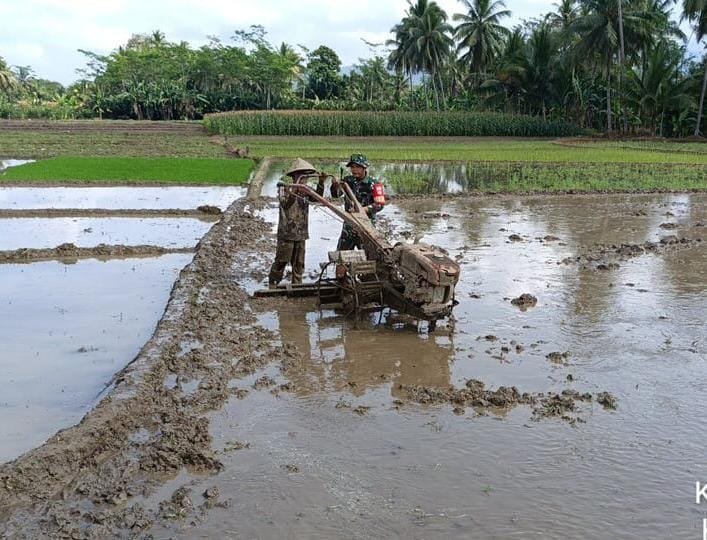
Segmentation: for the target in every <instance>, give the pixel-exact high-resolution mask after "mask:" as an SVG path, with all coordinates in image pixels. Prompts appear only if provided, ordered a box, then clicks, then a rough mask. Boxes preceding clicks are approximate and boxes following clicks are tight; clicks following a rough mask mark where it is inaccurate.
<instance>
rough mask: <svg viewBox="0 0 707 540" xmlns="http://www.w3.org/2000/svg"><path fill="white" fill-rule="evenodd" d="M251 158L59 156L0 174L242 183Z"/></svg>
mask: <svg viewBox="0 0 707 540" xmlns="http://www.w3.org/2000/svg"><path fill="white" fill-rule="evenodd" d="M253 166H254V163H253V161H252V160H250V159H207V158H166V157H162V158H130V157H92V158H90V157H58V158H52V159H47V160H42V161H37V162H35V163H28V164H26V165H21V166H19V167H12V168H10V169H8V170H6V171H5V172H4V173H2V174H0V183H3V182H22V181H28V182H66V183H87V182H95V183H101V182H120V183H126V184H129V183H142V182H145V183H164V184H243V183H245V182H246V181H247V180H248V177H249V176H250V173H251V172H252V170H253Z"/></svg>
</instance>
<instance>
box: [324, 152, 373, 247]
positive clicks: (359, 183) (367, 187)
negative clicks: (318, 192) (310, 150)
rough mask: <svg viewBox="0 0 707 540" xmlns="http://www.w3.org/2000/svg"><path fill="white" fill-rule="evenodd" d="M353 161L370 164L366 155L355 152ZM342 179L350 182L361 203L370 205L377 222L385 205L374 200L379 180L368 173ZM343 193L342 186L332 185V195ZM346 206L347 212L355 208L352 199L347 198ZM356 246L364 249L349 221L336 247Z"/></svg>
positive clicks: (369, 213) (336, 195)
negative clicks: (361, 177) (362, 175)
mask: <svg viewBox="0 0 707 540" xmlns="http://www.w3.org/2000/svg"><path fill="white" fill-rule="evenodd" d="M351 163H355V164H365V166H366V167H367V166H368V161H367V160H366V156H364V155H362V154H354V155H353V156H351V160H350V161H349V165H350V164H351ZM349 165H347V166H349ZM341 181H342V182H346V184H348V186H349V187H350V188H351V192H352V193H353V195H354V197H356V199H357V200H358V202H360V203H361V205H362V206H367V207H368V216H369V217H370V218H371V222H373V223H375V221H376V214H377V213H378V212H380V211H381V210H382V209H383V205H381V204H376V203H374V202H373V185H374V184H376V183H378V180H377V179H375V178H374V177H372V176H369V175H368V174H366V177H365V178H363V179H361V180H359V179H358V178H356V177H355V176H352V175H350V176H345V177H344V178H342V179H341ZM343 194H344V190H343V189H342V188H341V187H339V186H337V185H335V184H332V185H331V196H332V197H335V198H336V197H341V196H342V195H343ZM344 208H345V209H346V211H347V212H349V211H351V209H352V208H353V204H352V203H351V201H349V200H348V199H345V200H344ZM354 248H358V249H363V248H362V246H361V239H360V238H359V237H358V234H357V233H356V231H354V230H353V229H352V228H351V226H350V225H349V224H348V223H344V226H343V228H342V229H341V235H340V236H339V242H338V243H337V245H336V249H337V250H342V249H354Z"/></svg>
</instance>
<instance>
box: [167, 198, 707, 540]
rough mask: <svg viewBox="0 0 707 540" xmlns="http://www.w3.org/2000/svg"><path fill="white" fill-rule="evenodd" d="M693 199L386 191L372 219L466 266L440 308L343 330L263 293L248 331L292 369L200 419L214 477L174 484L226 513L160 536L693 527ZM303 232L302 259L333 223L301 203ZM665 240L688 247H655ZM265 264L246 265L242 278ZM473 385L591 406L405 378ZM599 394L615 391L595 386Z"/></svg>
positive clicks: (565, 532)
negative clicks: (439, 316)
mask: <svg viewBox="0 0 707 540" xmlns="http://www.w3.org/2000/svg"><path fill="white" fill-rule="evenodd" d="M706 203H707V198H706V197H705V196H704V194H697V195H695V194H691V195H660V196H655V195H646V196H625V195H616V196H585V197H581V198H578V197H575V198H568V197H536V198H513V197H507V198H496V199H473V200H458V201H452V202H449V201H447V202H445V201H435V202H431V201H429V200H427V201H412V200H411V201H400V202H399V203H397V204H395V205H390V206H389V207H387V208H386V210H385V212H384V213H383V214H381V216H385V217H381V220H380V221H381V223H380V226H381V227H383V228H384V229H387V230H388V231H389V233H390V235H391V237H392V238H393V239H400V240H405V239H410V238H417V239H419V240H421V241H424V242H428V243H432V244H436V245H441V246H444V247H445V248H446V249H448V250H449V253H450V255H452V256H453V257H454V258H455V259H457V260H458V261H459V262H460V263H461V266H462V281H461V283H460V284H459V286H458V288H457V298H458V300H459V302H460V303H459V305H458V306H457V308H456V309H455V314H454V320H453V322H452V323H449V324H447V325H446V326H445V327H440V328H438V330H437V332H435V333H426V332H424V331H423V332H418V328H417V327H416V326H414V325H404V324H400V323H397V322H396V321H395V319H394V317H391V318H390V320H388V316H387V315H388V314H387V313H386V314H384V316H383V317H382V319H381V321H382V322H381V324H378V322H379V317H378V316H371V319H370V320H369V321H367V322H366V323H365V324H363V325H359V327H357V328H354V327H353V326H352V324H351V323H350V321H347V320H343V319H341V318H340V317H336V316H335V314H334V313H333V312H323V313H320V312H319V310H318V309H317V308H316V304H315V303H314V302H311V301H307V300H296V299H289V300H282V301H278V302H273V301H268V303H266V304H265V305H263V306H261V310H262V311H261V313H260V315H259V324H260V325H262V326H263V327H265V328H267V329H270V330H271V331H273V332H274V334H275V336H276V337H275V343H276V345H277V346H280V347H285V348H288V347H292V348H294V349H295V350H296V351H297V352H298V353H300V356H298V361H297V362H296V363H295V364H296V365H295V366H294V367H292V366H288V367H287V368H286V369H283V367H282V366H280V367H279V368H275V367H270V368H267V369H265V370H263V371H259V372H257V373H255V374H253V375H252V377H250V378H249V379H247V380H245V381H240V382H239V384H238V387H239V388H243V389H247V388H250V389H251V392H250V394H248V397H246V398H245V399H243V400H240V399H236V398H232V399H231V400H230V401H229V403H228V404H227V405H226V406H225V407H224V408H223V409H222V410H221V411H219V412H217V413H214V415H213V417H212V424H211V433H212V435H213V437H214V441H215V443H214V444H215V446H216V447H217V448H218V449H221V451H222V453H221V455H220V459H221V460H222V461H223V464H224V473H223V474H221V475H218V476H217V477H215V478H199V477H189V476H187V477H180V478H179V479H178V480H179V481H178V482H177V483H175V484H170V487H171V489H176V487H178V486H179V485H186V486H187V487H188V488H189V490H190V492H193V493H194V495H195V496H196V495H197V494H200V493H202V492H204V490H205V489H207V488H208V487H209V486H213V485H215V486H216V487H217V488H218V492H219V493H220V496H221V498H222V499H224V500H228V501H229V505H228V509H227V510H222V509H216V510H214V511H213V513H212V514H210V515H209V516H208V517H205V518H203V519H196V520H193V521H190V520H189V519H187V520H186V522H183V523H176V524H172V525H171V526H167V527H164V528H162V529H160V528H158V529H157V530H158V531H159V532H160V534H165V535H167V534H171V533H177V534H178V535H184V536H185V537H186V536H204V537H211V536H214V535H219V534H225V533H226V532H227V533H228V534H230V535H232V536H234V537H243V538H247V537H254V536H259V537H282V536H288V535H289V536H295V537H307V538H332V537H337V538H338V537H342V538H366V537H371V536H377V537H390V536H404V537H409V538H429V537H444V538H468V537H469V536H473V537H481V538H506V537H510V536H519V537H552V538H567V537H585V538H602V537H606V534H607V531H611V533H610V536H612V537H615V538H664V537H668V536H670V537H676V538H698V537H699V533H700V531H701V527H702V517H703V515H704V512H703V511H701V509H700V508H699V507H698V506H696V505H695V503H694V485H695V481H696V480H698V479H703V478H705V477H707V463H706V462H705V461H704V433H705V430H706V429H707V420H705V418H707V401H705V400H704V399H703V394H704V391H705V389H707V386H706V383H705V381H707V364H706V360H707V344H706V343H705V337H704V336H705V333H704V324H705V323H704V321H705V315H707V294H705V293H706V292H707V249H706V248H705V245H704V243H703V242H701V241H700V240H703V239H704V226H703V224H704V220H705V217H707V215H706V214H705V204H706ZM275 212H276V209H275V208H274V207H271V208H268V209H265V210H263V211H262V212H261V215H262V216H264V217H265V218H266V219H268V220H272V219H273V218H275V219H276V213H275ZM310 230H311V231H312V234H311V240H310V242H309V244H308V252H307V268H308V269H309V270H310V271H313V270H314V269H316V268H317V262H318V261H322V260H325V255H326V251H327V250H330V249H334V246H335V243H336V238H337V236H338V231H339V227H338V225H337V224H336V223H335V222H334V221H333V220H332V219H331V218H329V217H328V216H327V215H325V214H324V213H323V212H322V211H321V210H314V211H313V213H312V214H311V216H310ZM673 235H677V236H678V237H680V238H686V239H690V241H686V242H685V243H683V244H678V245H675V244H672V243H663V244H661V239H665V238H668V237H670V236H673ZM653 243H655V244H657V246H662V248H661V247H658V248H656V249H654V250H652V249H650V246H652V245H653ZM597 245H602V246H622V245H633V246H641V248H642V251H641V252H640V254H639V252H638V251H635V250H634V251H632V252H631V253H633V254H632V255H630V256H626V255H625V254H623V255H622V254H621V253H616V252H614V251H611V253H610V254H605V255H604V257H605V258H603V259H596V260H593V261H592V264H591V265H587V264H585V263H582V262H574V261H572V260H570V259H571V257H572V256H573V255H577V254H580V253H588V252H594V251H592V250H593V248H594V250H595V251H596V248H595V246H597ZM601 264H606V265H607V268H606V269H602V267H600V265H601ZM598 267H599V268H598ZM251 276H252V274H251ZM261 278H262V275H260V276H255V277H253V278H252V279H250V280H248V279H247V278H246V276H243V280H244V283H245V285H246V286H247V288H248V289H250V290H253V289H255V288H257V287H262V286H263V283H262V282H260V281H259V279H261ZM523 293H529V294H531V295H533V296H534V297H536V299H537V303H536V304H535V305H534V306H533V307H530V308H528V309H520V308H519V307H516V306H515V305H514V304H513V303H512V302H511V300H512V299H514V298H517V297H519V296H520V295H521V294H523ZM469 380H478V381H482V382H483V383H485V385H486V387H487V388H494V389H495V388H499V387H503V386H505V387H513V386H515V387H517V388H518V390H519V392H531V393H545V394H547V393H550V392H558V393H559V392H562V391H563V390H570V391H578V392H579V393H582V394H583V393H589V394H591V396H593V399H591V400H587V401H582V402H578V404H577V407H576V409H573V410H571V411H569V412H568V414H558V415H557V416H552V415H550V417H549V418H546V417H542V416H538V415H536V414H534V411H533V410H532V409H531V407H527V406H519V407H515V408H514V407H512V406H511V407H500V408H499V407H493V406H491V407H488V406H482V407H473V406H462V407H459V406H458V405H457V406H455V403H453V402H446V403H445V402H444V400H442V401H440V402H434V401H433V400H430V403H431V404H425V400H423V403H422V404H421V403H419V402H418V401H420V400H418V399H416V395H415V394H411V393H410V392H409V389H410V388H411V387H422V388H425V389H427V390H439V391H443V392H444V391H448V389H449V388H450V387H455V388H463V387H464V386H465V384H466V383H467V381H469ZM283 384H284V385H285V386H284V388H285V389H286V391H283V390H281V388H283V387H282V386H281V385H283ZM253 388H255V389H256V390H260V391H253ZM602 392H608V394H609V396H611V398H613V400H614V401H609V402H607V401H602V400H601V399H599V400H597V396H600V395H601V393H602ZM425 395H426V396H429V395H431V393H428V394H425ZM614 407H615V408H614ZM234 448H235V449H238V451H237V452H235V451H234ZM170 493H171V492H170ZM161 494H162V495H164V492H162V493H161Z"/></svg>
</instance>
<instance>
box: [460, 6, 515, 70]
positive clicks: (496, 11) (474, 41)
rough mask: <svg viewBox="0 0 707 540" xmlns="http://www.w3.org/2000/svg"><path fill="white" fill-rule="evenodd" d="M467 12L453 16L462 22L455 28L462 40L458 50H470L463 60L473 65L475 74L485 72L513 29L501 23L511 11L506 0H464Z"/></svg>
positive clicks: (462, 57)
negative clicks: (507, 7)
mask: <svg viewBox="0 0 707 540" xmlns="http://www.w3.org/2000/svg"><path fill="white" fill-rule="evenodd" d="M462 3H463V4H464V5H465V6H466V9H467V13H455V14H454V15H453V16H452V19H453V20H455V21H461V22H460V23H459V25H457V26H456V28H455V29H454V36H455V38H456V39H457V40H458V41H459V45H458V47H457V52H458V53H460V52H461V51H463V50H465V49H466V52H465V53H464V54H463V55H462V56H461V60H462V61H464V62H468V63H469V64H471V67H472V70H473V72H474V73H484V72H485V70H486V67H487V66H488V65H489V64H490V63H491V61H493V59H494V58H496V57H497V56H498V55H499V54H500V52H501V51H502V50H503V44H504V41H505V39H506V38H507V37H508V36H509V35H510V30H508V28H506V27H505V26H503V25H501V24H500V21H501V19H503V18H505V17H509V16H510V14H511V12H510V11H509V10H507V9H502V8H505V7H506V4H505V3H504V1H503V0H462Z"/></svg>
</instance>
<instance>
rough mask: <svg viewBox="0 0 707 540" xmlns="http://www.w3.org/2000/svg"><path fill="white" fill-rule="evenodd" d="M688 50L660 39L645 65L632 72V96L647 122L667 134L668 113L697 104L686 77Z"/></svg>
mask: <svg viewBox="0 0 707 540" xmlns="http://www.w3.org/2000/svg"><path fill="white" fill-rule="evenodd" d="M683 59H684V51H683V50H682V49H681V48H680V47H678V46H677V45H676V44H675V43H673V42H669V41H667V40H665V39H664V40H662V41H659V42H658V43H657V44H656V45H654V46H652V47H650V48H649V49H648V50H647V51H646V57H645V61H644V63H643V65H642V66H641V67H640V69H639V68H638V67H636V68H634V70H633V71H631V72H630V73H629V80H628V83H629V88H628V90H629V97H632V98H633V101H634V102H635V103H636V104H637V107H636V108H637V109H638V110H639V111H641V112H642V113H643V114H642V116H643V117H644V118H645V120H646V123H647V124H648V125H650V126H651V127H652V128H653V130H654V131H655V132H656V134H657V135H659V136H661V137H662V136H663V129H664V125H665V117H666V114H668V115H670V114H671V113H675V112H679V111H680V110H687V109H689V108H690V107H691V106H692V107H694V101H693V100H692V99H691V98H690V96H689V94H688V92H687V85H688V82H689V80H688V79H687V78H685V77H683V76H682V71H683V69H682V68H683V65H682V64H683V61H684V60H683Z"/></svg>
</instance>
